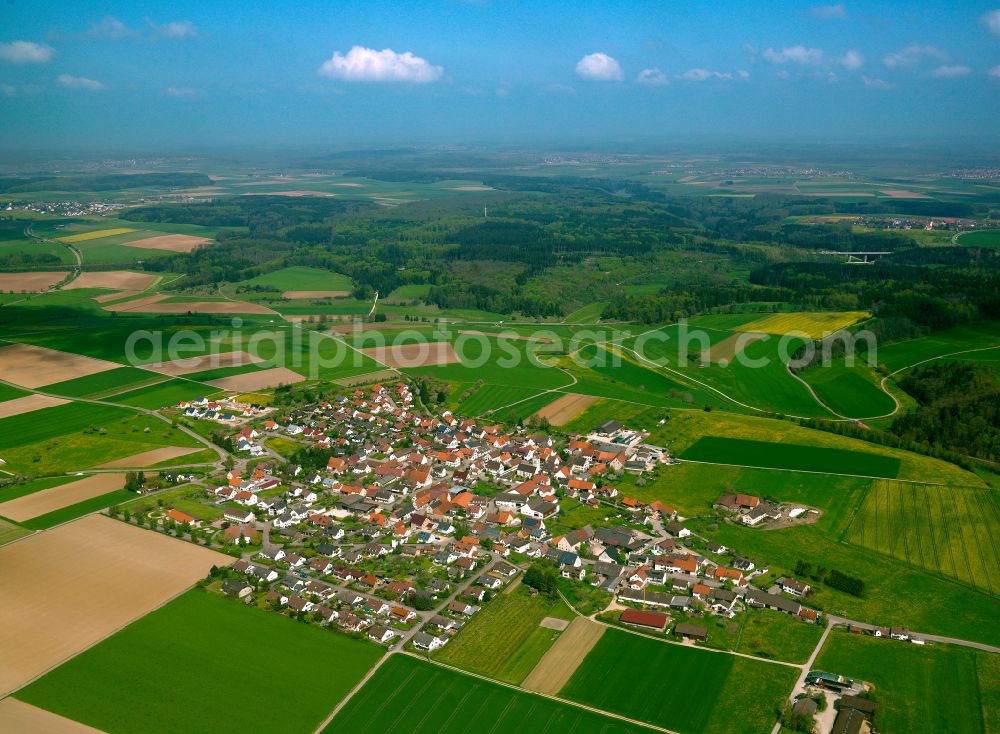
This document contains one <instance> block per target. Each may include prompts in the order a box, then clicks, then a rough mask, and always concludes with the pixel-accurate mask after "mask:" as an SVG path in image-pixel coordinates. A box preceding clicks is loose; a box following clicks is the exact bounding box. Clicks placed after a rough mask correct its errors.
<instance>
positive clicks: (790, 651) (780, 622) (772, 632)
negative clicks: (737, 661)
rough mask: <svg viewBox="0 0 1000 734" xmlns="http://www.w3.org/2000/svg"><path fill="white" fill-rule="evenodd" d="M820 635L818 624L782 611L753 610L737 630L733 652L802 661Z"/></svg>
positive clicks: (773, 658) (820, 629)
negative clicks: (800, 619)
mask: <svg viewBox="0 0 1000 734" xmlns="http://www.w3.org/2000/svg"><path fill="white" fill-rule="evenodd" d="M822 634H823V626H822V625H821V624H809V623H807V622H802V621H799V620H798V619H795V618H794V617H792V616H790V615H788V614H785V613H784V612H775V611H772V610H770V609H757V610H753V611H751V612H749V616H748V617H747V619H746V621H745V622H744V623H743V626H742V628H741V629H740V632H739V635H738V638H737V640H738V641H737V644H736V652H743V653H746V654H747V655H756V656H757V657H764V658H771V659H772V660H784V661H785V662H789V663H804V662H806V661H807V660H808V659H809V656H810V655H812V651H813V650H814V649H816V645H817V644H818V643H819V638H820V637H821V636H822Z"/></svg>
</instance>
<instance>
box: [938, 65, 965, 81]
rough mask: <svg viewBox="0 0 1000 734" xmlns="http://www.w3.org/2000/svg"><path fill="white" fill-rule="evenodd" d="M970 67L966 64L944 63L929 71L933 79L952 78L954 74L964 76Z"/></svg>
mask: <svg viewBox="0 0 1000 734" xmlns="http://www.w3.org/2000/svg"><path fill="white" fill-rule="evenodd" d="M970 71H972V69H970V68H969V67H968V66H962V65H961V64H952V65H948V64H945V65H944V66H939V67H937V68H936V69H934V71H932V72H931V76H932V77H934V78H935V79H953V78H955V77H956V76H965V75H966V74H968V73H969V72H970Z"/></svg>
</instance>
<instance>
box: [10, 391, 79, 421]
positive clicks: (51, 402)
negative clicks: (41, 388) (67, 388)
mask: <svg viewBox="0 0 1000 734" xmlns="http://www.w3.org/2000/svg"><path fill="white" fill-rule="evenodd" d="M66 402H67V401H66V400H63V399H62V398H53V397H50V396H48V395H38V394H31V395H25V396H24V397H23V398H14V399H13V400H4V401H3V402H2V403H0V418H9V417H10V416H12V415H21V414H22V413H31V412H32V411H35V410H40V409H42V408H52V407H55V406H56V405H63V404H65V403H66Z"/></svg>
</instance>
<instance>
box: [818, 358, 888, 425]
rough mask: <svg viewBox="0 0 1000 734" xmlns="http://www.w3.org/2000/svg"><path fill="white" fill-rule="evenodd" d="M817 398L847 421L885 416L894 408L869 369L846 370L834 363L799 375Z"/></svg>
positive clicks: (864, 367) (876, 376)
mask: <svg viewBox="0 0 1000 734" xmlns="http://www.w3.org/2000/svg"><path fill="white" fill-rule="evenodd" d="M799 377H801V378H802V379H803V380H805V381H806V382H808V383H809V385H810V387H812V389H813V390H815V391H816V394H817V395H818V396H819V399H820V400H822V401H823V402H824V403H825V404H826V405H829V406H830V408H831V409H833V410H834V411H836V412H837V413H840V414H841V415H843V416H846V417H848V418H870V417H873V416H881V415H886V414H888V413H892V412H893V411H894V410H895V409H896V403H895V401H893V399H892V398H891V397H889V396H888V395H886V394H885V392H883V391H882V390H881V389H879V386H878V382H879V379H880V378H879V376H878V375H877V374H875V372H874V371H873V370H872V369H870V368H869V367H868V366H866V365H863V364H861V363H860V362H858V363H856V364H855V365H854V367H847V366H846V365H845V364H844V362H843V361H841V360H837V361H836V362H834V363H833V364H830V365H829V366H817V367H812V368H810V369H808V370H805V371H804V372H800V373H799Z"/></svg>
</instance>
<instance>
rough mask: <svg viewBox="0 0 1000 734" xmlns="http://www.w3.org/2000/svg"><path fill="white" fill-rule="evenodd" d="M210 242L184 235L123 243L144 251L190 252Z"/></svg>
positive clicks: (164, 235)
mask: <svg viewBox="0 0 1000 734" xmlns="http://www.w3.org/2000/svg"><path fill="white" fill-rule="evenodd" d="M211 243H212V240H210V239H208V238H207V237H192V236H191V235H186V234H163V235H158V236H156V237H146V238H144V239H138V240H132V241H130V242H123V243H122V244H123V245H127V246H128V247H137V248H140V249H144V250H165V251H167V252H191V251H192V250H194V249H195V248H197V247H201V246H203V245H210V244H211Z"/></svg>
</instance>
